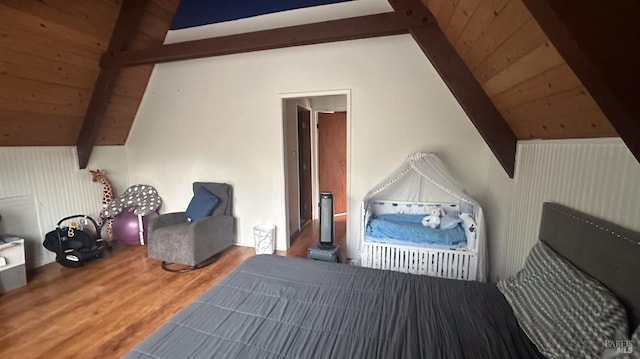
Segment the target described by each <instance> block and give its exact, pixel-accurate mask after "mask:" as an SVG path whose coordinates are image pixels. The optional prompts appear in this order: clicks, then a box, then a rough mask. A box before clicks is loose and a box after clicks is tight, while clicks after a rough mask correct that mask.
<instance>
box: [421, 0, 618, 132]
mask: <svg viewBox="0 0 640 359" xmlns="http://www.w3.org/2000/svg"><path fill="white" fill-rule="evenodd" d="M422 2H423V3H424V4H425V5H427V7H428V8H429V10H431V13H433V15H434V17H435V18H436V19H437V21H438V25H439V26H440V28H441V29H442V31H443V32H444V33H445V35H446V36H447V38H448V39H449V41H450V43H451V44H452V45H453V46H454V48H455V49H456V51H457V53H458V54H459V55H460V57H461V58H462V60H463V61H464V62H465V63H466V64H467V66H468V67H469V69H470V70H471V72H472V73H473V75H474V76H475V78H476V79H477V80H478V82H480V84H481V85H482V88H483V89H484V90H485V92H486V94H487V95H488V96H489V97H490V98H491V101H492V102H493V103H494V104H495V106H496V107H497V109H498V111H500V113H501V114H502V116H503V117H504V119H505V120H506V121H507V123H508V124H509V126H510V127H511V129H512V130H513V132H514V133H515V134H516V136H517V137H518V139H521V140H522V139H532V138H543V139H553V138H581V137H611V136H617V133H616V131H615V130H614V129H613V127H612V126H611V124H610V123H609V121H608V120H607V117H606V116H605V115H604V114H603V112H602V111H601V110H600V108H599V107H598V105H597V103H596V102H595V101H594V99H593V98H592V97H591V95H590V94H589V92H588V91H587V90H586V89H585V87H584V86H583V84H582V83H581V82H580V80H578V78H577V77H576V75H575V74H574V73H573V71H572V70H571V68H570V67H569V66H568V65H567V63H566V62H565V61H564V59H563V58H562V56H561V55H560V54H559V53H558V51H557V50H556V48H555V47H554V46H553V44H552V43H551V41H550V40H549V39H548V38H547V36H546V35H545V33H544V32H543V31H542V29H541V28H540V26H539V25H538V23H537V22H536V20H535V19H534V18H533V16H532V15H531V13H530V12H529V10H528V9H527V8H526V7H525V5H524V4H523V2H522V1H521V0H492V1H487V0H454V1H449V0H422Z"/></svg>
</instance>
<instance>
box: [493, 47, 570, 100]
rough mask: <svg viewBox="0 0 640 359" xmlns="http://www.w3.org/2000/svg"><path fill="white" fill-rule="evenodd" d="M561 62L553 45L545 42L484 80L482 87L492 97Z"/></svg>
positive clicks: (560, 57) (561, 59)
mask: <svg viewBox="0 0 640 359" xmlns="http://www.w3.org/2000/svg"><path fill="white" fill-rule="evenodd" d="M563 62H564V59H563V58H562V56H560V54H559V53H558V51H556V49H555V48H554V47H553V45H551V43H549V42H545V43H544V44H542V45H540V46H539V47H538V48H537V49H535V50H533V51H531V52H530V53H528V54H527V55H526V56H524V57H522V58H520V59H519V60H517V61H516V62H514V63H512V64H511V66H509V67H507V68H506V69H504V70H502V71H500V72H499V73H497V74H496V75H495V76H494V77H492V78H490V79H488V80H487V81H485V82H484V83H483V84H482V87H483V88H484V89H485V91H486V92H487V94H488V95H489V96H490V97H493V96H494V95H496V94H498V93H500V92H503V91H505V90H507V89H509V88H511V87H513V86H517V85H518V84H519V83H521V82H523V81H526V80H528V79H530V78H532V77H535V76H538V75H539V74H540V73H542V72H544V71H547V70H549V69H551V68H553V67H555V66H558V65H560V64H562V63H563Z"/></svg>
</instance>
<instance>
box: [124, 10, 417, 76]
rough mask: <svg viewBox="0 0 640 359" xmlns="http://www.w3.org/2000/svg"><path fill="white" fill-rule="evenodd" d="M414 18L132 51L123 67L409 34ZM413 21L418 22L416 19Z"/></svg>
mask: <svg viewBox="0 0 640 359" xmlns="http://www.w3.org/2000/svg"><path fill="white" fill-rule="evenodd" d="M410 21H412V18H411V17H410V16H407V15H405V14H399V13H395V12H391V13H383V14H376V15H367V16H361V17H355V18H348V19H342V20H332V21H325V22H319V23H313V24H307V25H299V26H291V27H285V28H278V29H272V30H264V31H257V32H250V33H244V34H238V35H229V36H222V37H215V38H209V39H202V40H194V41H187V42H181V43H175V44H168V45H158V46H156V47H153V48H150V49H144V50H129V51H123V52H122V53H120V55H119V56H118V58H117V59H116V60H117V61H118V63H119V64H120V65H121V66H123V67H124V66H132V65H141V64H149V63H163V62H171V61H182V60H190V59H195V58H203V57H212V56H220V55H230V54H236V53H243V52H251V51H261V50H270V49H278V48H283V47H291V46H300V45H311V44H320V43H327V42H334V41H344V40H354V39H362V38H369V37H376V36H386V35H398V34H406V33H407V32H408V28H409V26H410V24H411V23H410ZM413 21H417V20H415V19H413Z"/></svg>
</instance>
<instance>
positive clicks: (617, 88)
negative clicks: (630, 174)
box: [523, 0, 640, 161]
mask: <svg viewBox="0 0 640 359" xmlns="http://www.w3.org/2000/svg"><path fill="white" fill-rule="evenodd" d="M523 1H524V3H525V5H526V6H527V8H528V9H529V11H530V12H531V13H532V14H533V17H534V18H535V19H536V21H537V22H538V24H540V26H541V27H542V30H543V31H544V32H545V34H546V35H547V36H548V37H549V39H550V40H551V42H552V43H553V44H554V45H555V46H556V47H557V49H558V51H559V52H560V54H561V55H562V57H563V58H564V59H565V61H566V62H567V64H568V65H569V66H570V67H571V69H572V70H573V72H574V73H575V74H576V76H577V77H578V78H579V79H580V81H581V82H582V83H583V84H584V86H585V87H586V89H587V90H588V91H589V93H590V94H591V96H592V97H593V99H594V100H595V101H596V102H597V104H598V105H599V106H600V108H601V109H602V112H604V114H605V115H606V116H607V118H608V119H609V121H610V122H611V124H612V125H613V127H614V128H615V129H616V131H617V132H618V134H619V135H620V137H621V138H622V140H623V141H624V142H625V144H626V145H627V147H628V148H629V150H630V151H631V153H633V155H634V156H635V158H636V159H637V160H638V161H640V101H638V100H637V92H634V91H631V92H630V91H628V89H629V88H637V86H638V81H637V80H636V79H635V77H637V75H634V76H631V77H630V78H623V77H622V76H615V75H613V76H612V74H615V73H616V72H617V71H618V70H619V69H613V70H612V69H609V68H606V65H605V62H602V61H599V60H601V59H602V56H603V55H604V54H605V53H608V52H609V51H607V48H608V47H609V44H608V43H607V41H613V40H614V39H616V40H618V41H619V37H620V36H623V37H624V36H626V37H627V39H628V40H629V41H628V43H627V45H632V44H637V43H638V39H637V34H638V23H637V21H635V19H633V17H634V16H637V12H636V11H632V10H631V7H630V8H629V11H627V14H626V16H628V17H629V19H625V21H623V22H624V24H620V25H624V26H632V27H635V31H632V32H627V33H619V32H618V33H617V32H615V29H616V26H618V25H617V24H615V23H613V24H608V26H607V27H600V29H602V31H607V32H608V34H607V35H605V36H602V37H601V38H599V39H593V38H591V39H589V38H585V37H584V36H582V34H580V31H585V32H587V33H588V31H590V30H588V29H587V30H585V29H582V30H581V29H580V26H577V25H576V24H578V22H576V24H572V26H571V27H569V26H568V24H565V23H564V22H563V20H562V19H561V18H560V17H559V16H558V14H557V13H556V11H555V10H554V8H553V7H552V5H551V4H550V1H549V0H544V1H540V0H535V1H534V0H523ZM577 4H579V6H589V7H590V8H589V11H588V12H583V14H582V15H584V16H587V17H586V18H584V19H581V21H582V23H581V26H582V27H585V28H586V27H588V26H593V23H599V22H600V21H602V14H607V13H608V8H607V7H608V6H609V5H610V4H608V2H598V1H590V2H588V3H586V4H584V5H582V4H581V3H577ZM632 4H633V6H635V9H638V8H640V7H639V5H638V3H637V2H633V3H631V2H630V3H628V4H627V5H628V6H631V5H632ZM556 5H557V4H556ZM565 5H566V4H565ZM621 6H622V5H621ZM616 10H617V9H616ZM589 16H591V17H592V20H593V21H589V20H590V18H589ZM610 21H614V20H613V19H612V20H610ZM632 23H634V24H635V25H631V24H632ZM570 29H571V30H570ZM570 31H573V33H572V32H570ZM608 39H610V40H608ZM634 47H635V46H632V48H634ZM635 50H636V51H635V53H634V51H628V49H620V48H617V49H616V50H615V56H618V57H622V58H621V59H620V60H619V61H620V63H622V64H634V63H635V62H636V61H637V56H638V54H637V47H635ZM605 56H606V55H605ZM627 70H628V71H630V72H631V73H633V74H637V73H638V72H637V69H636V68H635V65H632V66H630V67H629V68H628V69H627ZM625 89H626V90H627V91H625Z"/></svg>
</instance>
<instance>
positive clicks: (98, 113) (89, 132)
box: [76, 0, 148, 169]
mask: <svg viewBox="0 0 640 359" xmlns="http://www.w3.org/2000/svg"><path fill="white" fill-rule="evenodd" d="M147 3H148V1H147V0H144V1H138V0H123V3H122V5H121V7H120V12H119V14H118V20H117V21H116V24H115V26H114V29H113V34H112V35H111V40H110V41H109V47H108V48H107V51H106V53H105V56H103V57H102V62H101V63H102V68H101V69H100V73H99V74H98V79H97V80H96V83H95V87H94V90H93V94H92V95H91V100H90V101H89V107H88V108H87V112H86V115H85V118H84V120H83V121H82V127H81V129H80V132H79V135H78V137H77V142H76V151H77V153H78V164H79V166H80V168H81V169H83V168H86V167H87V164H88V163H89V157H90V156H91V152H92V151H93V147H94V145H95V143H96V139H97V137H98V133H99V131H100V127H101V124H102V121H103V119H104V114H105V111H106V109H107V106H108V105H109V99H110V97H111V94H112V92H113V88H114V86H115V83H116V80H117V78H118V75H119V73H120V66H119V65H118V64H115V63H114V62H113V61H112V60H111V59H112V58H113V57H114V56H115V54H116V53H118V52H120V51H122V50H124V49H126V48H127V46H128V45H129V41H130V39H131V38H132V34H135V33H136V31H137V30H138V27H139V26H140V22H141V19H142V17H143V14H144V11H145V8H146V6H147Z"/></svg>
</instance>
